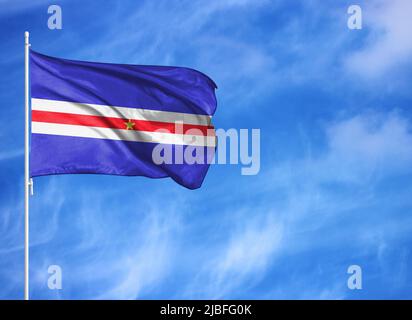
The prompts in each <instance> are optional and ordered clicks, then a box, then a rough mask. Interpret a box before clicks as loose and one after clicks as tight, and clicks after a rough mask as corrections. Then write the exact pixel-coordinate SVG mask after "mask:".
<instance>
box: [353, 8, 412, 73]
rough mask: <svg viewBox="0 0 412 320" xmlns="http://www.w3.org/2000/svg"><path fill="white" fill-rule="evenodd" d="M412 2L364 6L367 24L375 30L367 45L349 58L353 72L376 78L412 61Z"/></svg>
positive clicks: (372, 30)
mask: <svg viewBox="0 0 412 320" xmlns="http://www.w3.org/2000/svg"><path fill="white" fill-rule="evenodd" d="M411 14H412V2H411V1H409V0H391V1H382V0H381V1H374V2H371V3H368V4H367V5H366V6H365V7H364V8H363V17H364V27H365V28H368V29H369V30H370V31H371V36H370V37H369V39H368V41H367V44H366V45H365V47H364V48H362V49H360V50H359V51H357V52H355V53H353V54H352V55H350V56H349V57H348V58H347V61H346V65H347V67H348V69H349V70H350V71H352V72H355V73H357V74H360V75H362V76H365V77H368V78H372V77H379V76H382V75H383V74H385V73H387V72H389V71H391V70H392V69H393V68H395V67H398V66H402V65H405V64H407V63H409V61H410V58H411V57H412V37H411V35H410V31H411V30H412V19H411Z"/></svg>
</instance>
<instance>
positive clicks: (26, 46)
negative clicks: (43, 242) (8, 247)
mask: <svg viewBox="0 0 412 320" xmlns="http://www.w3.org/2000/svg"><path fill="white" fill-rule="evenodd" d="M29 47H30V43H29V33H28V32H27V31H26V32H25V33H24V107H25V124H24V300H29V190H30V189H29V188H30V187H31V179H30V177H29V134H30V133H29Z"/></svg>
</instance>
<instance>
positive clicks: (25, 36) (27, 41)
mask: <svg viewBox="0 0 412 320" xmlns="http://www.w3.org/2000/svg"><path fill="white" fill-rule="evenodd" d="M29 35H30V34H29V32H28V31H25V32H24V39H25V40H26V41H25V42H26V44H29Z"/></svg>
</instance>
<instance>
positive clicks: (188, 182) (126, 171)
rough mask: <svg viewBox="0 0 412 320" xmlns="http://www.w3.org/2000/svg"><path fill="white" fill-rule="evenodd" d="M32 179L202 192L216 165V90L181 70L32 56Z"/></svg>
mask: <svg viewBox="0 0 412 320" xmlns="http://www.w3.org/2000/svg"><path fill="white" fill-rule="evenodd" d="M30 82H31V106H32V122H31V126H32V134H31V152H30V175H31V176H32V177H35V176H42V175H52V174H72V173H97V174H112V175H125V176H145V177H150V178H164V177H171V178H172V179H173V180H175V181H176V182H177V183H179V184H181V185H183V186H185V187H187V188H190V189H196V188H199V187H200V186H201V184H202V182H203V179H204V177H205V175H206V173H207V170H208V168H209V164H210V161H211V159H212V158H213V155H214V151H215V147H216V137H215V132H214V127H213V126H212V124H211V118H212V115H213V114H214V112H215V110H216V96H215V89H216V85H215V83H214V82H213V80H211V79H210V78H209V77H207V76H206V75H204V74H203V73H201V72H198V71H196V70H193V69H188V68H181V67H162V66H141V65H124V64H109V63H97V62H84V61H74V60H66V59H60V58H54V57H50V56H46V55H43V54H40V53H37V52H34V51H32V50H31V51H30Z"/></svg>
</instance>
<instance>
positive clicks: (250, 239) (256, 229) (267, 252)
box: [185, 207, 282, 299]
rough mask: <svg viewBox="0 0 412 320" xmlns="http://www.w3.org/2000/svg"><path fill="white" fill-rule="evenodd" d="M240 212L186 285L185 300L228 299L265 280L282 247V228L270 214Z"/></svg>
mask: <svg viewBox="0 0 412 320" xmlns="http://www.w3.org/2000/svg"><path fill="white" fill-rule="evenodd" d="M248 209H249V210H248ZM241 211H242V212H238V213H237V214H234V215H233V216H234V217H235V219H236V222H235V223H234V224H233V225H231V226H230V227H229V228H227V229H226V230H227V235H226V237H225V239H221V240H220V241H221V242H219V243H218V244H217V245H215V246H211V248H210V249H209V251H208V252H207V253H206V256H208V257H209V260H207V263H206V264H205V265H204V266H203V267H202V268H200V269H199V273H198V274H197V275H196V277H195V279H194V281H193V282H192V283H190V284H189V287H188V288H187V292H186V293H185V297H190V298H193V297H195V298H207V299H219V298H224V297H229V296H231V295H233V294H234V293H235V292H237V291H238V292H239V290H240V291H242V290H244V289H245V286H250V285H253V284H255V283H256V282H257V281H259V280H261V279H262V278H263V277H264V275H265V273H266V271H267V270H268V268H269V267H270V266H271V264H272V263H273V260H274V259H275V257H276V253H277V252H278V250H279V248H280V246H281V243H282V225H281V224H280V223H277V222H276V221H275V220H274V216H275V215H274V214H273V213H272V212H265V211H263V210H261V209H258V208H255V209H252V208H245V207H243V208H242V210H241ZM252 212H253V213H252ZM233 216H232V217H233Z"/></svg>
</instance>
